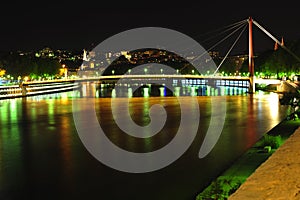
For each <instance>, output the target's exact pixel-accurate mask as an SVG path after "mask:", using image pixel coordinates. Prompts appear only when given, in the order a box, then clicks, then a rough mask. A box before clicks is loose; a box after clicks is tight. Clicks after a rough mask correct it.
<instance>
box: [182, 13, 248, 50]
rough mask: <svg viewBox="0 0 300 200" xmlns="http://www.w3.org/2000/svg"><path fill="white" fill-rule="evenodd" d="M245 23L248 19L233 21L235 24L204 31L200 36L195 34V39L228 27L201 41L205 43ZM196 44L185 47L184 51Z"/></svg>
mask: <svg viewBox="0 0 300 200" xmlns="http://www.w3.org/2000/svg"><path fill="white" fill-rule="evenodd" d="M244 23H247V19H245V20H242V21H239V22H235V23H233V24H230V25H227V26H225V27H222V28H219V29H216V30H213V31H209V32H207V33H204V34H201V35H198V36H195V37H194V39H197V38H199V36H204V35H208V34H211V33H215V32H217V31H219V30H223V29H225V28H227V29H225V30H223V31H222V32H220V33H217V34H216V35H212V36H211V37H209V38H206V39H205V40H202V41H201V43H202V44H203V43H204V42H207V41H209V40H212V39H213V38H216V37H217V36H220V35H222V34H224V33H226V32H228V31H230V30H232V29H234V28H237V27H240V26H242V25H243V24H244ZM196 45H197V44H194V45H192V46H190V47H188V48H186V49H184V50H183V52H185V51H188V50H189V49H191V48H193V47H194V46H196Z"/></svg>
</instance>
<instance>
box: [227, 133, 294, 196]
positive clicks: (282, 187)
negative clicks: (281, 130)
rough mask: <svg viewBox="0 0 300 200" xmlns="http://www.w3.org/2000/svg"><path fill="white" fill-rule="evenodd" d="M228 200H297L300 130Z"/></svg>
mask: <svg viewBox="0 0 300 200" xmlns="http://www.w3.org/2000/svg"><path fill="white" fill-rule="evenodd" d="M228 199H229V200H241V199H243V200H247V199H249V200H250V199H251V200H256V199H257V200H266V199H268V200H281V199H282V200H287V199H289V200H290V199H300V128H298V129H297V130H296V131H295V132H294V133H293V134H292V135H291V136H290V137H289V138H288V139H287V140H286V141H285V143H284V144H283V145H282V146H281V147H280V148H279V149H277V151H276V152H275V153H273V154H272V155H271V156H270V157H269V158H268V159H267V160H266V161H265V162H264V163H263V164H262V165H261V166H259V167H258V168H257V169H256V170H255V172H254V173H253V174H252V175H250V176H249V177H248V178H247V180H246V181H245V182H244V183H243V184H242V185H241V186H240V187H239V189H238V190H237V191H236V192H235V193H233V194H232V195H231V196H230V197H229V198H228Z"/></svg>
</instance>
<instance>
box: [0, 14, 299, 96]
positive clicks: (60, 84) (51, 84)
mask: <svg viewBox="0 0 300 200" xmlns="http://www.w3.org/2000/svg"><path fill="white" fill-rule="evenodd" d="M253 25H255V26H256V27H258V28H259V29H260V30H261V31H262V32H263V33H265V34H266V35H267V36H268V37H269V38H271V39H272V40H273V41H274V42H275V43H276V44H277V45H280V47H282V48H283V49H284V50H286V51H287V52H288V53H289V54H291V55H292V56H293V57H295V58H296V59H297V60H298V61H300V58H299V57H298V56H297V55H295V54H294V53H293V52H292V51H291V50H290V49H288V48H287V47H286V46H285V45H284V44H283V42H281V41H279V40H278V39H277V38H276V37H274V36H273V35H272V34H271V33H270V32H268V31H267V30H266V29H265V28H264V27H263V26H261V25H260V24H259V23H258V22H257V21H255V20H253V19H252V18H251V17H249V18H248V19H245V20H242V21H240V22H236V23H234V24H232V25H229V26H227V29H226V30H225V31H223V32H228V31H231V30H232V32H231V33H229V34H227V35H226V36H225V37H224V38H222V39H221V40H220V41H218V42H217V43H215V44H214V45H212V46H211V47H210V48H208V49H206V51H207V52H208V51H210V50H212V49H213V48H215V47H216V46H218V45H220V44H221V43H222V42H224V41H225V40H226V39H228V38H229V37H230V36H232V35H233V34H234V33H237V32H238V31H240V32H239V34H238V37H237V38H236V39H235V41H234V42H233V44H232V45H231V46H230V48H229V50H228V51H227V53H226V54H225V56H224V57H223V59H222V60H221V62H220V63H219V65H218V66H217V68H216V69H215V71H214V72H213V73H212V74H211V75H201V74H181V73H179V74H178V73H177V74H163V73H161V74H146V73H145V74H138V75H133V74H132V75H131V74H123V75H114V74H112V75H105V76H104V75H103V76H92V77H81V78H80V77H78V78H74V79H69V78H67V77H65V78H64V79H58V80H47V81H24V82H22V83H21V84H19V85H15V86H1V87H0V98H9V97H22V96H28V95H36V94H43V93H45V92H48V93H49V92H61V91H66V90H71V89H75V88H78V87H79V85H78V84H79V83H80V82H86V81H100V82H101V81H102V82H103V81H111V82H113V81H115V82H116V81H117V80H120V79H124V80H149V81H152V80H157V79H173V80H174V79H175V80H183V79H187V80H194V82H197V81H198V82H199V81H200V82H201V80H202V82H201V83H203V84H215V85H222V86H239V87H247V88H248V92H249V93H255V84H265V85H268V84H280V82H281V80H278V79H258V78H256V77H255V65H254V51H253ZM247 27H248V42H249V44H248V50H249V52H248V68H249V69H248V71H249V73H248V74H249V76H247V77H242V76H224V75H222V76H220V75H219V74H220V73H218V72H219V70H220V69H221V66H222V64H223V63H224V61H225V60H226V59H227V58H228V56H229V54H230V53H231V51H232V50H233V48H234V47H235V45H236V44H237V42H238V40H239V39H240V38H241V36H242V34H243V33H244V32H245V31H246V29H247ZM208 39H211V37H208V38H206V40H208ZM201 56H203V55H197V56H196V57H195V58H193V60H192V61H190V63H191V64H193V63H194V62H195V61H196V60H197V59H199V58H200V57H201ZM185 67H186V66H183V67H182V68H181V69H180V72H181V71H182V70H183V69H184V68H185ZM195 80H196V81H195ZM204 80H205V81H204Z"/></svg>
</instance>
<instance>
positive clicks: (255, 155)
mask: <svg viewBox="0 0 300 200" xmlns="http://www.w3.org/2000/svg"><path fill="white" fill-rule="evenodd" d="M298 127H300V119H298V118H296V119H295V120H293V119H289V116H287V117H286V118H285V119H284V120H283V121H281V122H280V123H279V124H277V125H276V126H275V127H273V128H272V129H271V130H270V131H268V132H267V133H265V134H264V135H263V136H262V137H261V138H260V139H259V140H258V141H257V142H256V143H255V144H254V145H253V146H252V147H250V148H249V149H248V150H247V151H246V152H245V153H244V154H242V155H241V156H240V157H239V158H237V160H235V161H234V162H233V163H232V165H231V166H230V167H229V168H228V169H226V170H225V171H224V172H222V173H221V174H220V175H219V176H218V177H217V178H215V179H214V180H213V181H212V182H211V183H210V184H209V185H208V186H207V187H205V188H204V189H203V190H202V191H201V192H199V193H198V194H197V195H196V198H195V199H196V200H206V199H207V200H208V199H219V200H221V199H224V200H225V199H228V197H229V196H230V195H231V194H233V193H234V192H235V191H236V190H237V189H238V188H239V187H240V186H241V185H242V184H243V183H244V182H245V181H246V179H247V178H248V177H249V176H250V175H251V174H253V172H254V171H255V170H256V169H257V168H258V167H259V166H260V165H261V164H262V163H264V162H265V161H266V160H267V159H268V158H269V157H270V156H271V155H272V154H273V153H274V152H275V151H276V150H277V149H278V148H279V147H280V146H281V145H283V144H284V143H285V141H286V140H287V139H288V138H289V137H290V136H291V135H292V134H293V133H294V132H295V131H296V129H297V128H298ZM269 137H270V138H273V139H274V140H278V143H280V144H278V145H277V146H276V148H271V147H269V145H267V143H266V138H269ZM273 139H271V140H273ZM279 140H280V141H279Z"/></svg>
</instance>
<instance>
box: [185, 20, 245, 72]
mask: <svg viewBox="0 0 300 200" xmlns="http://www.w3.org/2000/svg"><path fill="white" fill-rule="evenodd" d="M246 21H247V20H246ZM245 26H246V24H245V20H243V24H240V25H239V26H238V28H236V29H235V30H234V31H232V32H231V33H230V34H228V35H227V36H225V37H224V38H223V39H221V40H220V41H218V42H217V43H216V44H214V45H213V46H211V47H210V48H209V49H206V51H205V52H203V53H202V54H200V55H199V56H197V57H196V58H194V59H193V60H192V61H191V62H190V63H191V64H193V65H195V64H194V62H195V61H196V60H198V59H199V58H201V57H202V56H203V55H205V54H207V52H208V51H210V50H211V49H213V48H215V47H216V46H218V45H219V44H221V43H222V42H224V41H225V40H226V39H228V38H229V37H230V36H232V35H233V34H234V33H236V32H237V31H238V30H240V29H241V28H243V27H245ZM187 66H188V65H185V66H184V67H182V68H181V69H180V71H181V70H183V69H184V68H186V67H187Z"/></svg>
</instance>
